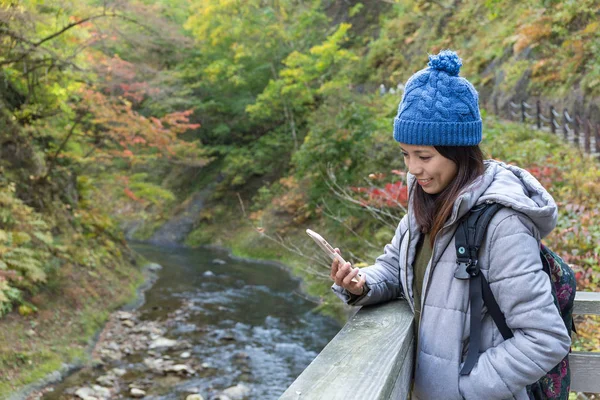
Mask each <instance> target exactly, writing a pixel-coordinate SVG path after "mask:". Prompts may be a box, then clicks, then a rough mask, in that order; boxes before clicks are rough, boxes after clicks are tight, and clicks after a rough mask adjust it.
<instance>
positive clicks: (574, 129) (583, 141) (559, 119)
mask: <svg viewBox="0 0 600 400" xmlns="http://www.w3.org/2000/svg"><path fill="white" fill-rule="evenodd" d="M545 108H546V109H547V113H546V115H544V107H543V105H542V103H541V101H539V100H537V101H536V102H535V104H529V103H527V102H526V101H521V102H520V103H514V102H512V101H509V102H508V103H507V104H506V114H507V115H508V116H509V117H510V119H511V120H518V121H520V122H522V123H524V124H528V125H530V127H531V128H533V129H539V130H542V131H546V132H551V133H553V134H555V135H561V136H562V137H563V139H564V140H565V141H566V142H567V143H570V144H572V145H574V146H575V147H577V148H578V149H581V150H583V151H585V152H586V153H587V154H590V155H592V156H595V157H597V158H600V124H599V123H594V122H593V121H592V120H591V119H590V118H589V117H583V116H581V115H579V114H577V113H569V111H568V110H567V109H566V108H564V109H563V110H562V112H558V111H556V110H555V109H554V106H552V105H549V106H547V107H545ZM494 113H495V114H496V115H500V113H501V110H500V109H499V107H498V102H497V99H494Z"/></svg>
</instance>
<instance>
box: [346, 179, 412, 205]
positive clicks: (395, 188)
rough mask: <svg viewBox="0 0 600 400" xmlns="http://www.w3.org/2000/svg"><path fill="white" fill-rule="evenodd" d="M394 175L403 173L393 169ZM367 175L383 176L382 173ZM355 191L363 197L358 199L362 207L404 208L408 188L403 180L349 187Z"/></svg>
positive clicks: (406, 201) (406, 202)
mask: <svg viewBox="0 0 600 400" xmlns="http://www.w3.org/2000/svg"><path fill="white" fill-rule="evenodd" d="M392 173H393V174H395V175H405V174H404V173H402V172H401V171H398V170H393V171H392ZM369 177H371V178H372V179H377V180H381V179H383V178H384V177H385V175H384V174H382V173H379V174H370V175H369ZM350 190H352V191H353V192H355V193H360V194H362V196H363V198H362V199H361V200H360V202H361V204H362V206H363V207H367V206H371V207H378V208H381V207H402V208H405V207H406V206H407V205H408V189H407V186H406V185H405V184H404V181H397V182H393V183H386V184H385V186H384V187H382V188H381V187H374V186H373V187H356V186H352V187H350Z"/></svg>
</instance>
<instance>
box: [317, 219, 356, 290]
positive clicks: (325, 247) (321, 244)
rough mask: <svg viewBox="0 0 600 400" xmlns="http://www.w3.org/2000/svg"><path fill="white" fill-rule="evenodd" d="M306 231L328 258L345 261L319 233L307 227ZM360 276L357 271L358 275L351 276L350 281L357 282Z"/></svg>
mask: <svg viewBox="0 0 600 400" xmlns="http://www.w3.org/2000/svg"><path fill="white" fill-rule="evenodd" d="M306 233H307V234H308V236H310V237H311V238H312V239H313V240H314V241H315V243H317V244H318V245H319V247H320V248H321V249H323V251H324V252H325V254H327V255H328V256H329V258H331V260H332V261H333V260H334V259H336V258H337V259H338V261H339V262H341V263H343V264H345V263H346V261H345V260H344V259H343V258H342V256H340V255H339V254H338V253H336V251H335V250H334V249H333V247H332V246H331V245H330V244H329V243H327V240H325V239H323V236H321V235H319V234H318V233H317V232H315V231H312V230H310V229H307V230H306ZM361 276H362V275H361V273H360V272H359V273H358V276H355V277H354V278H352V282H356V283H358V278H360V277H361Z"/></svg>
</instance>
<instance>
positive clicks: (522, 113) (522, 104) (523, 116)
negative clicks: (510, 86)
mask: <svg viewBox="0 0 600 400" xmlns="http://www.w3.org/2000/svg"><path fill="white" fill-rule="evenodd" d="M525 120H526V118H525V101H522V102H521V122H522V123H525Z"/></svg>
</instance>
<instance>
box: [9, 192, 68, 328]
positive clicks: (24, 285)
mask: <svg viewBox="0 0 600 400" xmlns="http://www.w3.org/2000/svg"><path fill="white" fill-rule="evenodd" d="M55 252H58V249H57V248H56V247H55V245H54V238H53V235H52V234H51V232H50V230H49V226H48V224H47V223H46V222H45V221H44V218H43V216H42V215H40V214H39V213H37V212H35V211H34V210H33V209H32V208H31V207H28V206H27V205H25V204H23V202H22V201H21V200H20V199H18V198H16V196H15V192H14V185H8V186H5V187H0V316H2V315H3V314H5V313H6V312H8V311H10V310H11V309H12V306H13V304H15V303H17V304H18V303H20V302H21V300H22V296H21V293H22V291H28V292H30V293H31V292H34V291H35V290H36V289H37V288H38V287H39V286H40V285H41V284H43V283H45V282H46V280H47V274H48V272H49V271H50V263H49V262H48V261H49V260H50V259H51V258H52V257H53V255H54V253H55Z"/></svg>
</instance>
